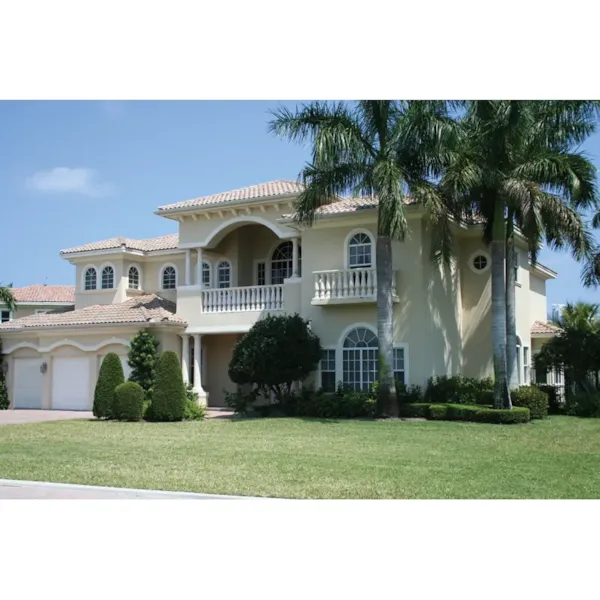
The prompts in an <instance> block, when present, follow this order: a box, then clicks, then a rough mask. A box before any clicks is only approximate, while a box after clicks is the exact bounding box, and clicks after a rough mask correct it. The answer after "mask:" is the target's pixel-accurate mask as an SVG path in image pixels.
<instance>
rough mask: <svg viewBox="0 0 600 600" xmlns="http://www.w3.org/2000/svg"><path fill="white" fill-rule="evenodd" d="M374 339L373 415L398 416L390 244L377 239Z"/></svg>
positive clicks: (390, 241) (382, 237) (384, 238)
mask: <svg viewBox="0 0 600 600" xmlns="http://www.w3.org/2000/svg"><path fill="white" fill-rule="evenodd" d="M375 261H376V262H375V267H376V271H377V337H378V338H379V391H378V394H377V414H378V416H380V417H397V416H398V414H399V413H398V398H397V396H396V385H395V382H394V303H393V300H392V278H393V275H394V273H393V270H392V240H391V238H390V237H389V236H378V237H377V249H376V255H375Z"/></svg>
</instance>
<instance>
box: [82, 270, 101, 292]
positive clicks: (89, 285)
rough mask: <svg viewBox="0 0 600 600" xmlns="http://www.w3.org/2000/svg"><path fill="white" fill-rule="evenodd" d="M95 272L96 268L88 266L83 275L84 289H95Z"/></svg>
mask: <svg viewBox="0 0 600 600" xmlns="http://www.w3.org/2000/svg"><path fill="white" fill-rule="evenodd" d="M97 277H98V276H97V274H96V269H94V267H90V268H89V269H88V270H87V271H86V272H85V276H84V285H83V287H84V289H85V290H95V289H96V286H97Z"/></svg>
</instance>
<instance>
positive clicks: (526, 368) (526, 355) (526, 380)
mask: <svg viewBox="0 0 600 600" xmlns="http://www.w3.org/2000/svg"><path fill="white" fill-rule="evenodd" d="M523 383H524V384H525V385H528V384H529V383H530V381H529V347H528V346H523Z"/></svg>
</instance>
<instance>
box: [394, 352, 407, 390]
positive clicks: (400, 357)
mask: <svg viewBox="0 0 600 600" xmlns="http://www.w3.org/2000/svg"><path fill="white" fill-rule="evenodd" d="M394 379H395V380H396V383H402V384H405V383H406V368H405V366H404V348H394Z"/></svg>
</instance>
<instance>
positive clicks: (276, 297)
mask: <svg viewBox="0 0 600 600" xmlns="http://www.w3.org/2000/svg"><path fill="white" fill-rule="evenodd" d="M283 304H284V301H283V284H280V285H255V286H249V287H233V288H224V289H216V290H212V289H211V290H204V291H203V292H202V311H203V312H205V313H228V312H246V311H277V310H283V308H284V306H283Z"/></svg>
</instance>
